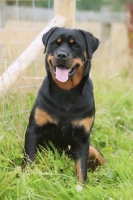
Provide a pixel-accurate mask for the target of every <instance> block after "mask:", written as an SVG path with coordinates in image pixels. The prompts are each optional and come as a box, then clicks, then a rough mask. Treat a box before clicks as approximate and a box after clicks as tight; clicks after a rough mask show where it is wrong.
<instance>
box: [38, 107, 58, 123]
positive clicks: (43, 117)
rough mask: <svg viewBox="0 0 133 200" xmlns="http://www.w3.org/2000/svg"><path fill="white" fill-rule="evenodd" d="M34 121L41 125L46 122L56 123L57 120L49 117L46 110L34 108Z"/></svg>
mask: <svg viewBox="0 0 133 200" xmlns="http://www.w3.org/2000/svg"><path fill="white" fill-rule="evenodd" d="M34 118H35V122H36V124H37V125H38V126H43V125H44V124H46V123H48V122H49V123H54V124H58V120H57V119H55V118H53V117H51V116H50V115H49V114H48V113H47V112H45V111H44V110H42V109H40V108H36V109H35V114H34Z"/></svg>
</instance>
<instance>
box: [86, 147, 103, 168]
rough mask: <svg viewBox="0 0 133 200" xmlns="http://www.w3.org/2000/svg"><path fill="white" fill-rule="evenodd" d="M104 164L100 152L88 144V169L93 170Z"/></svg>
mask: <svg viewBox="0 0 133 200" xmlns="http://www.w3.org/2000/svg"><path fill="white" fill-rule="evenodd" d="M101 165H105V159H104V156H103V155H102V153H101V152H100V151H99V150H98V149H96V148H95V147H93V146H91V145H90V146H89V157H88V169H89V170H91V171H94V170H95V169H96V168H97V167H98V166H101Z"/></svg>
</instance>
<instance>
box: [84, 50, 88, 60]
mask: <svg viewBox="0 0 133 200" xmlns="http://www.w3.org/2000/svg"><path fill="white" fill-rule="evenodd" d="M84 57H85V60H86V58H87V54H86V52H84Z"/></svg>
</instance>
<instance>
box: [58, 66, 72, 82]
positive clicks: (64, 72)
mask: <svg viewBox="0 0 133 200" xmlns="http://www.w3.org/2000/svg"><path fill="white" fill-rule="evenodd" d="M69 71H70V69H65V68H60V67H56V76H55V78H56V79H57V80H58V81H60V82H66V81H67V80H68V78H69V75H68V72H69Z"/></svg>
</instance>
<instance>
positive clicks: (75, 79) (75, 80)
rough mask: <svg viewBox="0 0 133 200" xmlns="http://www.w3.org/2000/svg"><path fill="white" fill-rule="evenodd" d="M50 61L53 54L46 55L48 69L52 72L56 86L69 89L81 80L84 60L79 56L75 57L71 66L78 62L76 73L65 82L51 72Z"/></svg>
mask: <svg viewBox="0 0 133 200" xmlns="http://www.w3.org/2000/svg"><path fill="white" fill-rule="evenodd" d="M52 61H53V56H52V55H48V57H47V62H48V64H49V69H50V72H51V74H52V78H53V80H54V81H55V83H56V84H57V85H58V87H60V88H61V89H63V90H70V89H72V88H74V87H76V86H77V85H78V84H79V83H80V81H81V80H82V74H83V68H84V62H83V61H82V60H81V59H80V58H75V59H74V60H73V63H72V67H71V68H73V67H74V66H75V65H76V64H78V65H79V67H78V69H77V71H76V73H75V74H74V75H73V76H72V77H71V78H70V79H69V80H68V81H66V82H65V83H62V82H60V81H58V80H56V78H55V75H54V73H53V69H52V65H51V62H52Z"/></svg>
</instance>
